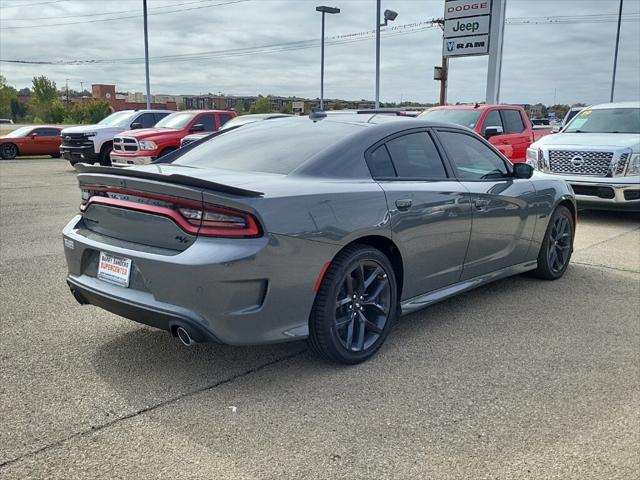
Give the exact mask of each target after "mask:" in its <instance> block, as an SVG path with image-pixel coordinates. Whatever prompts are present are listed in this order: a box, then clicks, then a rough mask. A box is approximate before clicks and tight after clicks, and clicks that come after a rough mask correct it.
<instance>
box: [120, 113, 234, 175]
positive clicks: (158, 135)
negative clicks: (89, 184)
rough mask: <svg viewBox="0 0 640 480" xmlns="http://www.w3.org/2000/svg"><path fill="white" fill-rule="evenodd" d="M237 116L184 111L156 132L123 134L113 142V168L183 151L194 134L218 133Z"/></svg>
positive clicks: (144, 130) (160, 124)
mask: <svg viewBox="0 0 640 480" xmlns="http://www.w3.org/2000/svg"><path fill="white" fill-rule="evenodd" d="M235 116H236V113H235V112H231V111H227V110H185V111H181V112H175V113H172V114H171V115H168V116H166V117H164V118H163V119H162V120H160V121H159V122H158V123H157V124H156V125H155V127H153V128H142V129H138V130H129V131H127V132H123V133H121V134H119V135H118V136H116V137H115V138H114V139H113V150H112V151H111V163H112V164H113V165H114V166H118V167H123V166H127V165H144V164H147V163H151V162H152V161H154V160H155V159H156V158H159V157H162V156H164V155H166V154H168V153H171V152H173V151H174V150H176V149H178V148H180V140H182V138H183V137H185V136H187V135H189V134H190V133H194V132H215V131H217V130H218V129H219V128H220V127H222V125H224V124H225V123H226V122H227V121H229V120H231V119H232V118H234V117H235Z"/></svg>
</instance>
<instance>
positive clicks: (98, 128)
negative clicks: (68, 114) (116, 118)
mask: <svg viewBox="0 0 640 480" xmlns="http://www.w3.org/2000/svg"><path fill="white" fill-rule="evenodd" d="M125 128H127V127H108V126H105V125H78V126H77V127H67V128H65V129H63V130H62V132H60V135H66V134H68V133H87V132H122V131H123V130H124V129H125Z"/></svg>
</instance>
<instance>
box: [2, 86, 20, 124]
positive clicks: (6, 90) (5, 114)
mask: <svg viewBox="0 0 640 480" xmlns="http://www.w3.org/2000/svg"><path fill="white" fill-rule="evenodd" d="M17 96H18V93H17V92H16V89H15V88H13V87H12V86H11V85H7V79H6V78H4V77H3V76H2V75H0V117H2V118H9V117H13V115H12V113H13V112H12V111H11V104H12V102H13V101H14V100H16V98H17Z"/></svg>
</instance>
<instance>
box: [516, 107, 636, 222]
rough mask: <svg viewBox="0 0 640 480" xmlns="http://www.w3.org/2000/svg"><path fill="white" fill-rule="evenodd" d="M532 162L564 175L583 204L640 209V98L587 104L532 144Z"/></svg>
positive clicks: (587, 206)
mask: <svg viewBox="0 0 640 480" xmlns="http://www.w3.org/2000/svg"><path fill="white" fill-rule="evenodd" d="M527 163H529V164H530V165H532V166H533V167H534V168H536V169H537V170H541V171H543V172H546V173H549V174H551V175H557V176H561V177H563V178H564V179H565V180H566V181H567V183H569V184H570V185H571V187H572V188H573V190H574V192H575V194H576V200H577V202H578V205H579V206H582V207H585V208H599V209H612V210H613V209H622V210H626V211H640V102H624V103H606V104H602V105H594V106H592V107H587V108H584V109H583V110H581V111H580V113H578V114H577V115H576V116H575V117H574V118H573V119H572V120H571V122H570V123H569V124H567V125H566V126H565V127H564V128H563V129H562V130H561V131H560V132H559V133H556V134H553V135H547V136H546V137H543V138H541V139H540V140H538V141H537V142H535V143H533V144H531V146H530V147H529V149H528V150H527Z"/></svg>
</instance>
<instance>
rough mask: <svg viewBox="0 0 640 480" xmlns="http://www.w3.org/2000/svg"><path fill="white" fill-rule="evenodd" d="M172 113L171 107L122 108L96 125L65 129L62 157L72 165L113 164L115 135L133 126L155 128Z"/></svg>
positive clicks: (133, 127) (135, 127) (61, 149)
mask: <svg viewBox="0 0 640 480" xmlns="http://www.w3.org/2000/svg"><path fill="white" fill-rule="evenodd" d="M171 113H173V112H172V111H171V110H122V111H120V112H115V113H112V114H111V115H109V116H108V117H106V118H104V119H102V120H101V121H99V122H98V123H97V124H95V125H80V126H78V127H69V128H65V129H64V130H63V131H62V133H61V135H62V145H61V146H60V156H61V157H62V158H65V159H67V160H69V163H71V165H75V164H76V163H78V162H83V163H95V162H99V163H100V165H111V161H110V160H109V153H111V149H112V148H113V137H114V136H115V135H117V134H118V133H121V132H124V131H127V130H131V129H137V128H148V127H153V126H154V125H155V124H156V123H158V121H159V120H161V119H163V118H164V117H166V116H167V115H169V114H171Z"/></svg>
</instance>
